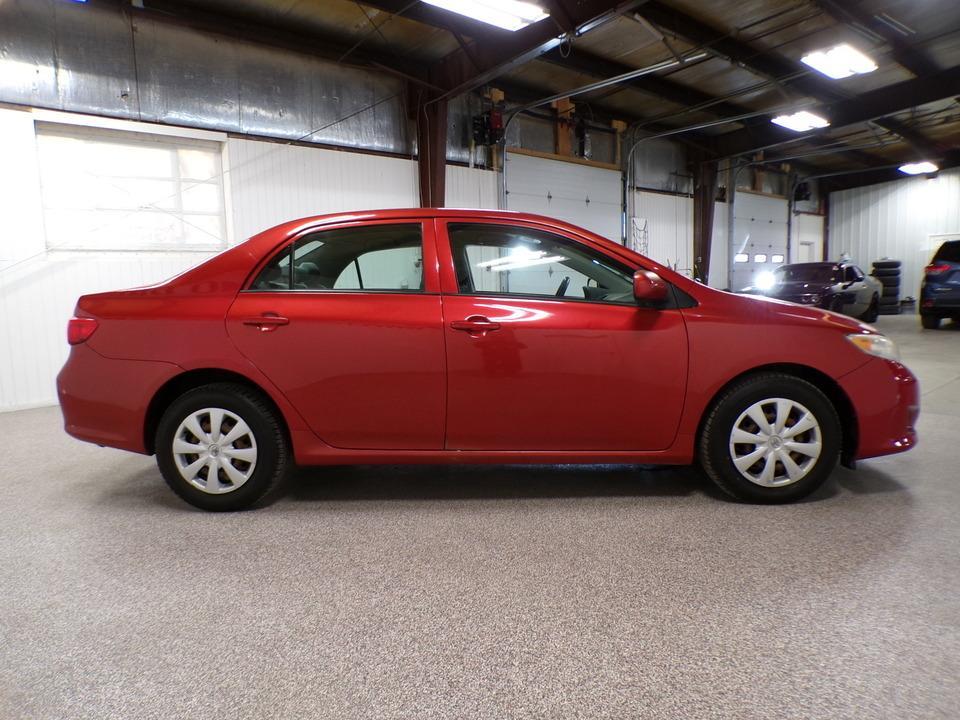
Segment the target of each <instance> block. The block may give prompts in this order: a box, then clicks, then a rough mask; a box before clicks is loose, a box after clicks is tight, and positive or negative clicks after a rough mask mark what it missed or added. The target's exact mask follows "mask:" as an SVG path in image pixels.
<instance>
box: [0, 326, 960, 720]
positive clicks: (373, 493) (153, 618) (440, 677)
mask: <svg viewBox="0 0 960 720" xmlns="http://www.w3.org/2000/svg"><path fill="white" fill-rule="evenodd" d="M879 326H880V328H882V329H885V330H888V331H889V332H890V334H891V335H892V336H894V337H895V338H897V339H898V340H899V341H900V343H901V347H902V350H903V354H904V356H905V359H906V362H907V363H908V364H909V365H910V366H911V367H912V368H913V370H914V371H915V372H916V373H917V374H918V375H919V376H920V378H921V381H922V387H923V391H924V411H923V415H922V418H921V421H920V430H921V433H922V440H921V445H920V446H919V447H918V448H917V449H916V450H914V451H913V452H911V453H908V454H905V455H901V456H895V457H890V458H885V459H878V460H874V461H869V462H864V463H862V465H861V469H860V470H858V471H857V472H850V471H847V470H838V471H837V472H836V474H835V476H834V478H833V479H832V480H831V481H830V482H829V484H828V486H827V487H826V488H824V490H823V491H821V492H820V493H819V494H818V495H817V496H816V497H815V498H814V499H813V500H812V501H810V502H806V503H803V504H799V505H793V506H787V507H755V506H749V505H738V504H734V503H731V502H726V501H724V500H722V499H720V498H718V497H717V496H716V493H714V492H713V491H712V490H711V489H710V488H709V487H708V486H707V485H706V484H705V483H704V482H702V481H701V480H699V479H698V478H697V476H696V475H694V474H693V473H691V472H689V471H678V470H675V469H661V470H656V471H643V470H640V469H636V468H622V467H618V468H611V467H593V468H574V467H562V468H543V467H536V468H529V467H520V468H518V467H501V468H459V469H453V468H424V467H415V468H399V469H398V468H353V469H335V470H320V471H310V472H304V473H302V477H300V478H298V481H297V482H296V483H295V484H293V485H292V486H291V489H290V491H289V493H288V494H287V495H286V497H284V498H282V499H281V500H279V501H278V502H277V503H276V504H275V505H273V506H272V507H269V508H267V509H264V510H261V511H259V512H255V513H243V514H235V515H210V514H204V513H201V512H197V511H194V510H192V509H191V508H189V507H188V506H186V505H184V504H183V503H182V502H180V501H179V500H178V499H177V498H176V497H175V496H174V495H173V494H172V493H170V492H169V491H168V490H167V488H166V486H165V485H164V484H163V483H162V481H161V480H160V478H159V476H158V474H157V471H156V470H155V467H154V464H153V460H152V459H151V458H145V457H138V456H135V455H128V454H124V453H121V452H117V451H113V450H105V449H100V448H97V447H94V446H91V445H86V444H83V443H80V442H76V441H74V440H72V439H70V438H68V437H67V436H65V435H64V434H63V433H62V432H61V430H60V426H59V422H60V418H59V414H58V411H57V410H56V409H53V408H51V409H42V410H34V411H27V412H19V413H10V414H6V415H0V438H2V440H0V443H2V447H3V467H2V470H0V498H2V501H0V589H2V592H0V717H2V718H31V719H35V718H140V719H145V718H164V719H170V718H201V717H202V718H241V717H250V718H284V719H285V720H287V719H290V718H368V717H369V718H457V719H458V720H459V719H463V718H497V719H500V718H590V719H594V718H658V719H660V718H668V719H670V718H697V719H704V718H737V719H747V718H771V719H773V718H776V719H777V720H783V719H786V718H803V719H805V720H807V719H810V718H829V719H830V720H838V719H840V718H855V719H856V720H865V719H867V718H891V719H893V718H896V719H897V720H903V719H904V718H956V717H958V714H960V710H958V708H960V635H958V627H960V553H958V549H960V521H958V516H960V470H958V467H960V462H958V454H957V441H958V430H960V328H957V327H956V326H950V328H949V329H946V330H942V331H940V332H935V333H934V332H929V331H928V332H922V333H921V332H920V331H919V330H918V328H917V322H916V319H915V318H914V317H907V316H900V317H883V318H881V319H880V322H879Z"/></svg>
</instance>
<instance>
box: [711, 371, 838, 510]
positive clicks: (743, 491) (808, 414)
mask: <svg viewBox="0 0 960 720" xmlns="http://www.w3.org/2000/svg"><path fill="white" fill-rule="evenodd" d="M841 432H842V431H841V427H840V420H839V418H838V417H837V412H836V410H835V409H834V407H833V405H832V403H831V402H830V400H829V399H828V398H827V397H826V396H825V395H824V394H823V393H822V392H821V391H820V390H819V389H818V388H817V387H816V386H815V385H813V384H811V383H809V382H807V381H806V380H802V379H800V378H797V377H793V376H791V375H783V374H780V373H765V374H762V375H754V376H752V377H749V378H746V379H745V380H743V381H741V382H738V383H737V384H735V385H734V386H733V387H731V388H729V389H728V390H726V391H725V392H724V393H723V395H721V397H720V398H719V399H718V400H717V402H716V403H715V405H714V406H713V409H712V410H711V412H710V414H709V416H708V417H707V420H706V422H705V423H704V425H703V431H702V433H701V435H700V446H699V456H700V464H701V466H702V467H703V469H704V471H705V472H706V474H707V476H708V477H709V478H710V479H711V480H713V481H714V482H715V483H716V484H717V485H718V486H719V487H720V488H721V489H722V490H723V491H724V492H726V493H727V494H729V495H731V496H732V497H734V498H736V499H737V500H741V501H746V502H758V503H783V502H790V501H793V500H798V499H800V498H802V497H805V496H807V495H809V494H810V493H812V492H813V491H814V490H816V489H817V488H818V487H820V486H821V485H822V484H823V482H824V481H825V480H826V479H827V478H828V477H829V476H830V473H831V472H833V469H834V468H835V467H836V465H837V462H838V461H839V459H840V446H841Z"/></svg>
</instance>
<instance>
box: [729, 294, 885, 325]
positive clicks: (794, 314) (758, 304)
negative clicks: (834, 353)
mask: <svg viewBox="0 0 960 720" xmlns="http://www.w3.org/2000/svg"><path fill="white" fill-rule="evenodd" d="M739 297H742V298H743V299H744V301H746V302H749V303H753V304H754V305H753V307H754V309H755V310H756V311H758V312H763V313H765V314H766V315H767V316H768V317H769V316H771V315H773V316H776V317H777V319H778V320H782V321H783V322H784V323H790V324H798V325H810V324H816V325H821V326H824V327H832V328H833V329H835V330H842V331H845V332H848V333H849V332H859V333H869V334H878V333H877V331H876V329H874V328H872V327H870V326H869V325H867V324H866V323H862V322H860V321H859V320H856V319H855V318H852V317H849V316H847V315H841V314H840V313H835V312H833V311H832V310H824V309H823V308H818V307H814V306H811V305H797V304H795V303H792V302H789V301H786V300H780V299H778V298H772V297H766V296H763V295H749V296H747V295H741V296H739Z"/></svg>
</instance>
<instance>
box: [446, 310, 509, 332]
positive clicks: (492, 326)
mask: <svg viewBox="0 0 960 720" xmlns="http://www.w3.org/2000/svg"><path fill="white" fill-rule="evenodd" d="M450 327H451V328H453V329H454V330H462V331H464V332H468V333H470V334H471V335H473V336H474V337H477V336H483V335H486V334H487V333H488V332H492V331H494V330H499V329H500V323H498V322H491V321H490V320H488V319H487V318H485V317H483V316H482V315H471V316H470V317H468V318H467V319H466V320H454V321H453V322H452V323H450Z"/></svg>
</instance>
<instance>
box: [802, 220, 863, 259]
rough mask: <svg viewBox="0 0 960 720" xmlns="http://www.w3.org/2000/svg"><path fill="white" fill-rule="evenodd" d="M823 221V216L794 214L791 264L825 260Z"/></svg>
mask: <svg viewBox="0 0 960 720" xmlns="http://www.w3.org/2000/svg"><path fill="white" fill-rule="evenodd" d="M823 221H824V217H823V215H816V214H813V213H805V212H800V213H796V212H795V213H794V214H793V219H792V222H791V224H790V262H792V263H796V262H818V261H820V260H822V259H823ZM868 269H869V268H868Z"/></svg>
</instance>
